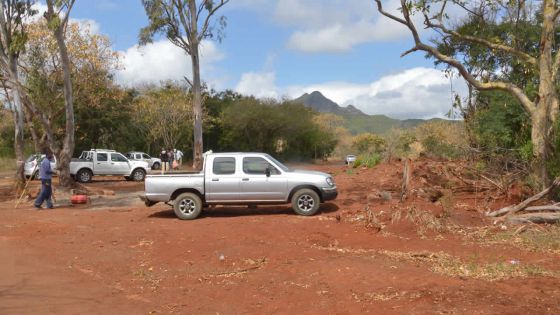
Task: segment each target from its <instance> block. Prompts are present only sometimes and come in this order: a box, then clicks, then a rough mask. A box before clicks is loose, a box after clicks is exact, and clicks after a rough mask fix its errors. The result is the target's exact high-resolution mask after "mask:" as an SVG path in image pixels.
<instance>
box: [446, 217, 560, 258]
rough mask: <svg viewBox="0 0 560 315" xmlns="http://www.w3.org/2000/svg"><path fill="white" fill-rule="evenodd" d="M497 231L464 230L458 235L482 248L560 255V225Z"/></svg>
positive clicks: (481, 228)
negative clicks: (504, 248) (503, 247)
mask: <svg viewBox="0 0 560 315" xmlns="http://www.w3.org/2000/svg"><path fill="white" fill-rule="evenodd" d="M504 227H505V228H506V229H507V230H505V231H501V230H500V231H497V232H496V227H480V228H464V229H461V230H458V231H457V232H458V234H461V235H463V237H464V238H465V239H466V240H468V241H469V242H473V243H475V244H478V245H481V246H493V245H496V244H499V245H511V246H515V247H517V248H520V249H523V250H527V251H530V252H541V253H551V254H560V225H558V224H556V225H551V226H543V225H536V224H535V225H528V226H526V227H523V226H521V227H509V228H508V227H507V226H505V225H504Z"/></svg>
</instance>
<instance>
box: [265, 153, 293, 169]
mask: <svg viewBox="0 0 560 315" xmlns="http://www.w3.org/2000/svg"><path fill="white" fill-rule="evenodd" d="M266 157H267V158H269V159H270V160H271V161H272V162H273V163H274V164H276V166H278V167H279V168H280V169H282V170H283V171H284V172H289V171H290V169H289V168H288V167H287V166H286V165H284V164H282V163H280V162H279V161H278V160H277V159H275V158H273V157H272V156H270V155H268V154H266Z"/></svg>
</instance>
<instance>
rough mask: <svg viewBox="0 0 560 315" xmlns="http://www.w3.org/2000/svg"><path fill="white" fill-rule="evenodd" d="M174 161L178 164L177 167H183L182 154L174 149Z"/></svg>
mask: <svg viewBox="0 0 560 315" xmlns="http://www.w3.org/2000/svg"><path fill="white" fill-rule="evenodd" d="M175 160H176V161H177V163H178V167H181V166H183V152H181V150H177V149H175Z"/></svg>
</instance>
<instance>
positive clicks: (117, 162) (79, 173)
mask: <svg viewBox="0 0 560 315" xmlns="http://www.w3.org/2000/svg"><path fill="white" fill-rule="evenodd" d="M148 170H149V166H148V163H147V162H145V161H131V160H129V159H127V158H126V157H125V156H124V155H122V154H121V153H119V152H116V151H115V150H101V149H95V150H89V151H82V154H81V155H80V157H79V158H77V159H72V161H70V174H71V175H72V176H74V178H75V179H76V181H78V182H81V183H88V182H90V181H91V179H92V178H93V176H95V175H122V176H124V178H125V179H126V180H135V181H143V180H144V178H145V177H146V174H147V173H148Z"/></svg>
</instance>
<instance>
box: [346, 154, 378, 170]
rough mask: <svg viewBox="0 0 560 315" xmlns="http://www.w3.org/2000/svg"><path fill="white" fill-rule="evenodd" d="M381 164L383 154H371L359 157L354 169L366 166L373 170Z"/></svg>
mask: <svg viewBox="0 0 560 315" xmlns="http://www.w3.org/2000/svg"><path fill="white" fill-rule="evenodd" d="M380 162H381V154H379V153H371V154H366V155H359V156H358V157H357V158H356V161H355V162H354V164H353V167H354V168H357V167H360V166H365V167H367V168H372V167H374V166H376V165H377V164H379V163H380Z"/></svg>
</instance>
